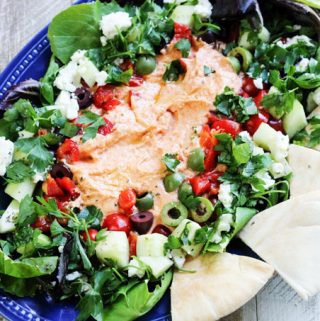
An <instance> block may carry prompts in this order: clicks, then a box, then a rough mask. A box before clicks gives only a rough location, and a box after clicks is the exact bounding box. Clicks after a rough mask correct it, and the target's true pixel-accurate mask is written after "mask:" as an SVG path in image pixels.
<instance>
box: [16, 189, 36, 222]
mask: <svg viewBox="0 0 320 321" xmlns="http://www.w3.org/2000/svg"><path fill="white" fill-rule="evenodd" d="M36 217H37V213H36V212H35V208H34V205H33V199H32V197H31V196H29V195H26V196H25V197H24V198H23V200H22V201H21V203H20V207H19V214H18V217H17V220H16V224H17V227H18V228H23V227H25V226H27V225H29V224H32V223H33V222H34V221H35V219H36Z"/></svg>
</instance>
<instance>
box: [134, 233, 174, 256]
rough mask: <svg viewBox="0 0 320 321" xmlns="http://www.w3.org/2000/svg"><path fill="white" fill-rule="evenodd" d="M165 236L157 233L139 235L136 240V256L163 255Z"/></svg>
mask: <svg viewBox="0 0 320 321" xmlns="http://www.w3.org/2000/svg"><path fill="white" fill-rule="evenodd" d="M167 239H168V238H167V237H166V236H164V235H162V234H158V233H153V234H145V235H139V236H138V240H137V256H138V257H141V256H155V257H160V256H165V254H164V244H165V243H166V242H167Z"/></svg>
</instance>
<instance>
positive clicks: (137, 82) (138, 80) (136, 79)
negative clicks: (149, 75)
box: [129, 75, 144, 87]
mask: <svg viewBox="0 0 320 321" xmlns="http://www.w3.org/2000/svg"><path fill="white" fill-rule="evenodd" d="M143 82H144V80H143V78H142V77H141V76H138V75H133V76H132V77H131V78H130V81H129V86H130V87H139V86H141V85H142V84H143Z"/></svg>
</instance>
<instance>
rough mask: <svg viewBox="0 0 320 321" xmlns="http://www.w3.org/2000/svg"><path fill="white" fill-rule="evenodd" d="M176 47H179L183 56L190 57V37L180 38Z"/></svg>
mask: <svg viewBox="0 0 320 321" xmlns="http://www.w3.org/2000/svg"><path fill="white" fill-rule="evenodd" d="M174 47H175V48H177V49H179V50H180V51H181V54H182V57H183V58H188V57H189V52H190V49H191V43H190V41H189V40H188V39H181V40H179V41H178V42H177V43H176V44H175V45H174Z"/></svg>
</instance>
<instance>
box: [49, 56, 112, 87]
mask: <svg viewBox="0 0 320 321" xmlns="http://www.w3.org/2000/svg"><path fill="white" fill-rule="evenodd" d="M107 77H108V74H107V73H106V72H105V71H99V70H98V68H97V67H96V66H95V65H94V63H93V62H92V61H91V60H90V59H89V58H88V57H87V56H86V50H77V51H76V52H75V53H74V54H73V55H72V57H71V61H70V62H69V63H68V64H67V65H66V66H64V67H62V68H61V69H60V71H59V74H58V76H57V77H56V79H55V81H54V85H55V86H56V87H57V88H58V89H60V90H64V91H69V92H74V91H75V90H76V89H77V88H79V87H82V85H81V79H83V80H84V81H85V82H86V83H87V84H88V86H89V87H92V86H93V85H94V84H95V83H97V84H98V86H102V85H104V84H105V83H106V79H107Z"/></svg>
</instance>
